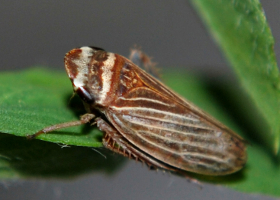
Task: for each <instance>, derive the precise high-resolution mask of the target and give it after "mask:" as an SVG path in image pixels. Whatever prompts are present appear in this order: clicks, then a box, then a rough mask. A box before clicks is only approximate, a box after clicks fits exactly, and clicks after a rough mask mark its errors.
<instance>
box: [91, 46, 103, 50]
mask: <svg viewBox="0 0 280 200" xmlns="http://www.w3.org/2000/svg"><path fill="white" fill-rule="evenodd" d="M89 47H90V48H92V49H94V50H97V51H105V50H104V49H102V48H100V47H94V46H89Z"/></svg>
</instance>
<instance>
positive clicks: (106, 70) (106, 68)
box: [98, 53, 116, 104]
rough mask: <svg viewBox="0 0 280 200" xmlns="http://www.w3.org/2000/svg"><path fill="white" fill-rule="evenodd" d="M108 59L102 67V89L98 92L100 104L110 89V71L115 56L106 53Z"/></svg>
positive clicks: (111, 73)
mask: <svg viewBox="0 0 280 200" xmlns="http://www.w3.org/2000/svg"><path fill="white" fill-rule="evenodd" d="M107 55H108V58H107V60H106V61H104V62H103V66H102V71H103V72H102V83H103V87H102V90H101V91H100V93H99V95H100V99H99V101H98V103H100V104H102V103H103V102H104V100H105V99H106V96H107V93H108V92H109V91H110V88H111V82H112V75H113V72H112V69H113V67H114V65H115V59H116V56H115V54H114V53H107Z"/></svg>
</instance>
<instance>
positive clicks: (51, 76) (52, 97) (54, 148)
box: [0, 68, 123, 178]
mask: <svg viewBox="0 0 280 200" xmlns="http://www.w3.org/2000/svg"><path fill="white" fill-rule="evenodd" d="M0 80H1V81H0V91H1V94H2V95H1V97H0V121H1V124H0V132H2V133H0V169H1V170H0V177H1V178H16V177H71V176H74V175H78V174H82V173H85V172H88V171H96V170H101V169H102V170H104V171H105V172H112V171H113V170H115V169H117V168H118V166H119V165H120V164H121V163H122V161H123V159H121V158H120V157H119V156H112V153H111V152H109V153H108V151H104V149H103V148H101V149H100V148H98V149H96V150H95V151H93V150H92V149H91V148H78V147H71V148H62V147H67V145H77V146H85V147H101V146H102V143H101V137H102V133H101V132H100V131H99V130H97V128H91V127H90V126H89V125H85V126H80V127H72V128H67V129H63V130H59V131H55V132H53V133H49V134H45V135H41V136H39V137H38V138H37V139H40V140H45V141H49V142H54V143H57V144H53V143H47V142H43V141H38V140H31V141H29V140H27V139H26V138H25V136H27V135H30V134H33V133H35V132H37V131H39V130H41V129H42V128H44V127H46V126H49V125H54V124H58V123H62V122H68V121H75V120H78V119H79V115H82V114H85V111H84V108H83V105H82V104H81V101H80V100H79V99H77V98H73V99H72V100H71V101H70V98H71V96H72V88H71V87H72V86H71V83H70V81H69V80H68V77H67V75H66V73H61V72H53V71H50V70H46V69H43V68H34V69H30V70H26V71H21V72H13V73H10V72H6V73H2V74H1V75H0ZM69 102H71V104H69ZM5 133H9V134H12V135H16V136H24V137H23V138H19V137H14V136H12V137H11V136H10V135H7V134H5ZM58 144H59V145H58ZM64 145H65V146H64Z"/></svg>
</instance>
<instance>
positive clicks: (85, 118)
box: [27, 113, 95, 139]
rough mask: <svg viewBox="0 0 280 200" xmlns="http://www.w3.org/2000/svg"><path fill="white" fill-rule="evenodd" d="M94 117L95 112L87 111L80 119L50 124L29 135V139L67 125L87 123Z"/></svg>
mask: <svg viewBox="0 0 280 200" xmlns="http://www.w3.org/2000/svg"><path fill="white" fill-rule="evenodd" d="M94 117H95V115H94V114H90V113H87V114H84V115H82V116H81V117H80V120H78V121H72V122H65V123H62V124H56V125H53V126H48V127H46V128H44V129H42V130H40V131H38V132H37V133H35V134H32V135H28V136H27V139H34V138H36V137H37V136H39V135H41V134H43V133H49V132H53V131H55V130H59V129H62V128H67V127H72V126H79V125H82V124H86V123H89V122H90V121H91V120H92V119H93V118H94Z"/></svg>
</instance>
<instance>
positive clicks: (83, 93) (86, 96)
mask: <svg viewBox="0 0 280 200" xmlns="http://www.w3.org/2000/svg"><path fill="white" fill-rule="evenodd" d="M76 93H77V94H78V95H79V96H80V98H81V99H82V100H83V101H84V102H86V103H93V102H94V98H93V97H92V96H91V95H90V93H89V92H88V91H87V90H86V89H85V88H84V87H79V88H78V89H77V90H76Z"/></svg>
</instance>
